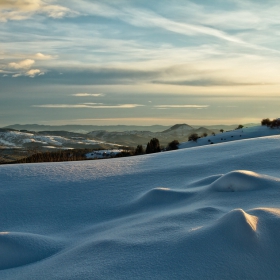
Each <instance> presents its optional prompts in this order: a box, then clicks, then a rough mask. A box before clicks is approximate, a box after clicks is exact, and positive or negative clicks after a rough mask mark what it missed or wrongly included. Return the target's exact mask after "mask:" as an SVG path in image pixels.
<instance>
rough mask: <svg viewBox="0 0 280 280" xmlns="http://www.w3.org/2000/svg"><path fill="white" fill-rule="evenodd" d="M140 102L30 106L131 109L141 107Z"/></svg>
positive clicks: (42, 106)
mask: <svg viewBox="0 0 280 280" xmlns="http://www.w3.org/2000/svg"><path fill="white" fill-rule="evenodd" d="M141 106H144V105H141V104H119V105H89V104H87V103H84V104H44V105H32V107H38V108H90V109H131V108H136V107H141Z"/></svg>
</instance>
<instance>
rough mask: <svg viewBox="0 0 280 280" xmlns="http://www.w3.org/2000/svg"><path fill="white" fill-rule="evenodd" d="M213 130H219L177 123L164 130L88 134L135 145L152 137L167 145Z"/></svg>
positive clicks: (103, 139) (144, 143)
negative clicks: (194, 134) (196, 127)
mask: <svg viewBox="0 0 280 280" xmlns="http://www.w3.org/2000/svg"><path fill="white" fill-rule="evenodd" d="M213 132H218V130H209V129H207V128H204V127H200V128H198V129H195V128H193V127H191V126H190V125H187V124H176V125H174V126H172V127H170V128H168V129H166V130H164V131H162V132H152V131H136V130H134V131H123V132H117V131H114V132H112V131H106V130H95V131H92V132H90V133H88V134H89V135H90V136H91V137H93V138H94V139H96V140H99V141H104V142H111V143H116V144H122V145H127V146H133V147H135V146H137V145H146V144H147V143H148V142H149V141H150V140H151V139H152V138H157V139H158V140H159V142H160V144H161V145H163V146H166V145H167V144H168V143H170V142H171V141H173V140H178V141H179V142H185V141H188V137H189V136H190V135H191V134H192V133H197V134H199V135H201V134H203V133H207V134H212V133H213Z"/></svg>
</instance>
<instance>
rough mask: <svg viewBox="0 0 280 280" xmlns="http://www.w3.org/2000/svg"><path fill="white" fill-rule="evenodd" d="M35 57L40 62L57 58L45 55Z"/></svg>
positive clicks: (40, 54)
mask: <svg viewBox="0 0 280 280" xmlns="http://www.w3.org/2000/svg"><path fill="white" fill-rule="evenodd" d="M34 57H35V58H36V59H38V60H49V59H54V58H55V57H54V56H53V55H49V54H43V53H36V54H35V56H34Z"/></svg>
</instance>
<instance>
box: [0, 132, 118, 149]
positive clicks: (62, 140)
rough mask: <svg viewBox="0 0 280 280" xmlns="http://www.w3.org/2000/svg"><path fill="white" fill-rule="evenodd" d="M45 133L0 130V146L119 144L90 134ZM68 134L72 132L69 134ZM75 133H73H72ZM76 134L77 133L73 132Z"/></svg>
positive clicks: (55, 146) (64, 146)
mask: <svg viewBox="0 0 280 280" xmlns="http://www.w3.org/2000/svg"><path fill="white" fill-rule="evenodd" d="M52 133H53V134H45V133H44V132H37V133H36V132H34V133H32V132H22V131H9V130H6V131H0V146H3V147H4V148H26V147H29V146H30V144H35V146H38V148H59V149H63V148H65V149H70V148H73V147H76V146H78V145H80V146H83V147H87V146H94V145H99V144H104V145H108V146H118V145H115V144H111V143H104V142H102V141H98V140H95V139H88V136H83V135H81V136H80V137H74V136H72V135H71V133H69V132H63V131H62V132H61V134H62V135H63V134H65V135H66V136H60V135H55V134H54V133H58V132H52ZM67 134H70V136H68V135H67ZM72 134H73V133H72ZM73 135H75V134H73Z"/></svg>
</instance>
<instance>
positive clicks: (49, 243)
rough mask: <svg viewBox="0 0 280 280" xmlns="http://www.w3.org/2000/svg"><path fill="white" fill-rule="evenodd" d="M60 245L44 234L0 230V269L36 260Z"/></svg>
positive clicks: (48, 254) (55, 250)
mask: <svg viewBox="0 0 280 280" xmlns="http://www.w3.org/2000/svg"><path fill="white" fill-rule="evenodd" d="M60 247H61V246H60V245H59V244H57V242H56V241H55V240H53V239H51V238H48V237H46V236H42V235H37V234H30V233H22V232H20V233H19V232H0V248H1V250H0V270H3V269H8V268H15V267H18V266H22V265H26V264H31V263H34V262H38V261H40V260H42V259H45V258H47V257H50V256H51V255H53V254H55V253H56V252H57V251H58V250H59V249H60Z"/></svg>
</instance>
